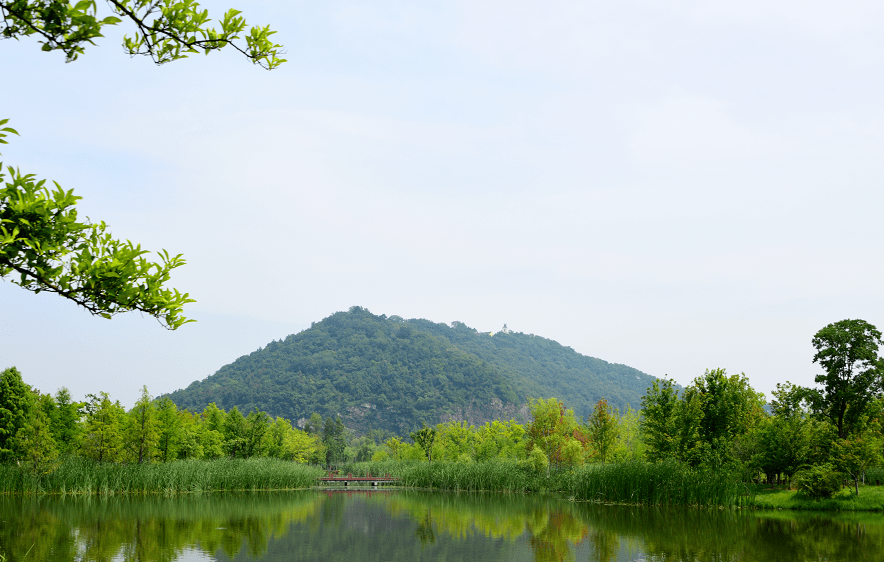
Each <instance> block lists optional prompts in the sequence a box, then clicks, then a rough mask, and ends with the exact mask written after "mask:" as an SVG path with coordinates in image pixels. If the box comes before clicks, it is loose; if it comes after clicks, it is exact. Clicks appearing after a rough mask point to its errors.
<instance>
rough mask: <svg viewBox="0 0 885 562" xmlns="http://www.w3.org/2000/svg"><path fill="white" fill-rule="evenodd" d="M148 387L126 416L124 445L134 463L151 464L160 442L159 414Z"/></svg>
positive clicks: (142, 391) (143, 390)
mask: <svg viewBox="0 0 885 562" xmlns="http://www.w3.org/2000/svg"><path fill="white" fill-rule="evenodd" d="M152 400H153V399H152V397H151V395H150V394H149V393H148V390H147V386H143V387H142V389H141V397H140V398H139V399H138V401H137V402H136V403H135V406H134V407H133V408H132V409H131V410H130V411H129V413H128V414H127V415H126V422H125V428H124V430H123V431H124V444H125V447H126V450H127V452H128V457H129V460H130V461H132V462H138V463H143V462H150V460H151V459H152V458H153V457H154V450H155V448H156V446H157V441H158V440H159V438H160V436H159V431H158V429H159V428H158V421H157V412H156V409H155V408H154V404H153V402H152Z"/></svg>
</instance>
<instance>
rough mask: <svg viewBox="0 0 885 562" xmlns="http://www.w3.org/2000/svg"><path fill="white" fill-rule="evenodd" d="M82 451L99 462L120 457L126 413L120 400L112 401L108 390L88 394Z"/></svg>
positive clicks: (115, 459)
mask: <svg viewBox="0 0 885 562" xmlns="http://www.w3.org/2000/svg"><path fill="white" fill-rule="evenodd" d="M87 398H89V401H88V402H87V403H86V405H85V410H86V419H85V423H84V425H83V440H82V443H81V449H80V450H81V453H82V454H83V456H84V457H86V458H89V459H93V460H95V461H98V462H114V461H117V460H118V459H119V456H120V453H121V448H122V446H123V438H122V421H123V417H124V416H125V415H126V412H125V410H123V407H122V406H121V405H120V402H119V401H117V402H111V398H110V396H108V393H107V392H99V393H98V396H96V395H94V394H89V395H87Z"/></svg>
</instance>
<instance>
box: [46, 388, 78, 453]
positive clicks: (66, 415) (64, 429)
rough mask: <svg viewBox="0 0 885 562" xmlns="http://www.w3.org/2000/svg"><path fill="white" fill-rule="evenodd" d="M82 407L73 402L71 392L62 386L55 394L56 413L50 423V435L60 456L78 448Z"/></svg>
mask: <svg viewBox="0 0 885 562" xmlns="http://www.w3.org/2000/svg"><path fill="white" fill-rule="evenodd" d="M83 406H84V404H83V403H82V402H74V400H73V398H71V391H70V390H68V389H67V388H66V387H64V386H63V387H61V388H60V389H58V391H57V392H56V393H55V407H56V412H55V417H54V418H55V419H54V420H53V423H52V435H53V437H55V442H56V444H57V446H58V452H59V454H61V455H69V454H71V453H74V452H75V451H77V450H78V449H79V448H80V436H81V434H82V429H81V427H80V417H81V416H82V412H81V411H80V409H81V408H82V407H83Z"/></svg>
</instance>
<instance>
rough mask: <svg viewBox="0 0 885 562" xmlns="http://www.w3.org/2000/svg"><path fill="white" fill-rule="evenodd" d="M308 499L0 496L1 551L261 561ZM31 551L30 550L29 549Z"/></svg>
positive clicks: (41, 556) (134, 559)
mask: <svg viewBox="0 0 885 562" xmlns="http://www.w3.org/2000/svg"><path fill="white" fill-rule="evenodd" d="M319 500H320V498H319V497H318V496H317V495H316V494H311V493H304V492H300V493H275V494H249V495H245V494H223V495H222V494H218V495H211V496H191V497H178V498H156V497H152V498H145V497H135V498H121V497H105V498H88V497H87V498H82V497H79V498H71V497H68V498H58V497H38V498H34V497H29V498H20V497H19V498H16V497H11V498H10V497H0V520H2V521H3V524H2V525H0V553H2V554H3V555H4V556H5V557H6V560H7V561H8V562H14V561H17V560H20V559H22V557H24V556H25V553H27V557H26V558H25V560H58V561H66V560H71V561H73V560H78V561H83V562H89V561H98V560H111V559H115V558H116V557H119V558H122V559H123V560H125V561H127V562H130V561H131V562H141V561H152V562H166V561H172V560H175V559H176V558H178V557H179V555H180V554H181V553H182V552H183V551H184V550H185V549H188V548H195V547H197V546H199V548H200V549H201V550H203V551H205V552H207V553H209V554H211V553H214V552H217V551H218V550H223V551H224V552H225V553H227V554H228V555H229V556H235V555H236V554H237V553H238V552H240V551H241V550H242V549H243V545H244V544H245V545H246V547H247V551H248V553H249V554H250V555H251V556H253V557H255V556H260V555H262V554H263V553H264V551H265V550H266V549H267V544H268V540H269V538H270V537H272V536H280V535H281V534H283V533H284V532H285V530H286V529H288V527H289V525H290V524H291V523H294V522H298V521H302V520H304V519H306V518H308V517H310V516H311V515H312V514H313V513H314V512H315V511H316V508H317V507H318V505H319ZM29 549H30V551H29Z"/></svg>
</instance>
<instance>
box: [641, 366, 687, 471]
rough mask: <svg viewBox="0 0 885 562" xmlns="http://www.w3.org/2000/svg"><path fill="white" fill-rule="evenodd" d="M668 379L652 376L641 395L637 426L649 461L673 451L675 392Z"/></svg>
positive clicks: (674, 449)
mask: <svg viewBox="0 0 885 562" xmlns="http://www.w3.org/2000/svg"><path fill="white" fill-rule="evenodd" d="M674 384H675V382H674V381H673V380H672V379H662V380H655V381H654V382H653V383H652V385H651V387H649V389H648V390H647V391H646V393H645V396H643V397H642V409H641V410H640V414H641V416H642V418H641V421H640V424H639V427H640V430H641V431H642V437H643V439H644V440H645V443H646V445H647V446H648V449H647V450H646V455H647V456H648V458H649V459H650V460H652V461H660V460H664V459H665V458H668V457H670V456H672V455H673V454H674V453H675V451H676V444H677V430H676V410H677V408H678V407H679V396H678V395H677V393H676V389H675V388H674V387H673V385H674Z"/></svg>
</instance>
